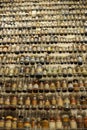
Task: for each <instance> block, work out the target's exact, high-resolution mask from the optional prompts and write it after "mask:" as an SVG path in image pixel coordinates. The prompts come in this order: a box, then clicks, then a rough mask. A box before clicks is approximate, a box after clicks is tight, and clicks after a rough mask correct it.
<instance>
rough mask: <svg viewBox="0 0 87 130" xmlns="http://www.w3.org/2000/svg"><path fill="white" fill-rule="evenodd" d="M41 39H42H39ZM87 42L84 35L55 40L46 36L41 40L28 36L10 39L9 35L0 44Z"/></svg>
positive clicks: (60, 37) (61, 37) (0, 40)
mask: <svg viewBox="0 0 87 130" xmlns="http://www.w3.org/2000/svg"><path fill="white" fill-rule="evenodd" d="M39 39H40V37H39ZM85 41H86V36H85V35H84V36H82V35H67V36H62V35H59V37H58V38H55V37H48V39H47V37H46V36H43V37H42V38H41V39H40V40H37V38H36V37H34V36H28V35H24V37H20V36H19V35H16V36H15V35H14V36H10V37H8V36H7V35H6V36H5V37H2V38H1V39H0V42H1V43H8V42H9V43H18V42H22V43H27V42H28V43H32V42H34V43H35V42H40V43H43V42H45V43H47V42H49V43H51V42H53V43H55V42H56V43H58V42H65V43H66V42H79V43H80V42H84V43H85Z"/></svg>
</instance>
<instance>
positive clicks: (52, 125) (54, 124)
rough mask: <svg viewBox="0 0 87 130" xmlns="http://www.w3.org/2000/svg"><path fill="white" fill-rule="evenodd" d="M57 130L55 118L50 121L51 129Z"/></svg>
mask: <svg viewBox="0 0 87 130" xmlns="http://www.w3.org/2000/svg"><path fill="white" fill-rule="evenodd" d="M55 128H56V123H55V119H54V118H53V117H51V118H50V120H49V129H50V130H55Z"/></svg>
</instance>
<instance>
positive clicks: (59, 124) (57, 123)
mask: <svg viewBox="0 0 87 130" xmlns="http://www.w3.org/2000/svg"><path fill="white" fill-rule="evenodd" d="M56 129H63V123H62V120H61V117H60V116H57V118H56Z"/></svg>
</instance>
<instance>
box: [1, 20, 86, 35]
mask: <svg viewBox="0 0 87 130" xmlns="http://www.w3.org/2000/svg"><path fill="white" fill-rule="evenodd" d="M49 22H50V21H49ZM61 24H62V22H61ZM65 24H66V23H65ZM51 30H52V29H51V28H50V29H49V28H48V29H40V30H39V29H34V30H33V31H34V32H33V31H32V29H31V30H28V29H26V28H25V29H20V30H19V29H3V30H1V31H0V34H1V35H2V36H3V37H4V36H5V35H21V36H23V35H29V34H30V35H31V31H32V34H35V35H36V34H39V35H40V37H41V35H48V37H49V35H52V33H53V34H58V35H66V34H76V35H78V34H79V35H83V34H84V33H85V29H84V26H83V27H79V28H77V27H66V28H63V27H61V28H58V27H56V28H53V32H51Z"/></svg>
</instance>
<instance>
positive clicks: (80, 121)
mask: <svg viewBox="0 0 87 130" xmlns="http://www.w3.org/2000/svg"><path fill="white" fill-rule="evenodd" d="M77 126H78V128H83V126H84V122H83V117H82V115H80V114H78V115H77Z"/></svg>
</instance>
